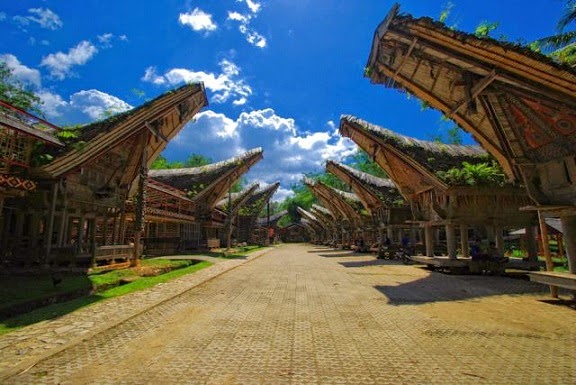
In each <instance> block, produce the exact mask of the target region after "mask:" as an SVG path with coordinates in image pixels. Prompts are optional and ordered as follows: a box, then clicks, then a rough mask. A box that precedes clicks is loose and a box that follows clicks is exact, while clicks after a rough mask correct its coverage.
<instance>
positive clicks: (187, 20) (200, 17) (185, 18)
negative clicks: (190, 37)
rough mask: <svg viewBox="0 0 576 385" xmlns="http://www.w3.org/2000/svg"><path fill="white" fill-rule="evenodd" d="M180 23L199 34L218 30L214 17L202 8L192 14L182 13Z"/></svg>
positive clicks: (195, 9)
mask: <svg viewBox="0 0 576 385" xmlns="http://www.w3.org/2000/svg"><path fill="white" fill-rule="evenodd" d="M178 21H179V22H180V24H182V25H187V26H189V27H190V28H192V29H193V30H194V31H197V32H200V31H205V32H210V31H214V30H216V28H218V26H217V25H216V23H214V22H213V21H212V15H211V14H209V13H206V12H204V11H202V10H201V9H200V8H194V10H193V11H192V12H188V13H181V14H180V16H179V17H178Z"/></svg>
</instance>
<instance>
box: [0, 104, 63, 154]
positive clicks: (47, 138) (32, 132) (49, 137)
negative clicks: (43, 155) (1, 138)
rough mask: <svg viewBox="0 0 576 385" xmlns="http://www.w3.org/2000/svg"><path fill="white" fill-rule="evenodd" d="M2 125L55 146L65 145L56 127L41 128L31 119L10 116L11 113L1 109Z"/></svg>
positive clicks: (0, 121)
mask: <svg viewBox="0 0 576 385" xmlns="http://www.w3.org/2000/svg"><path fill="white" fill-rule="evenodd" d="M31 116H33V115H31ZM27 120H28V119H27ZM39 120H41V119H39ZM42 122H43V121H42ZM0 125H3V126H6V127H9V128H11V129H13V130H16V131H18V132H21V133H23V134H25V135H27V136H31V137H34V138H36V139H38V140H41V141H43V142H45V143H47V144H50V145H53V146H59V147H61V146H63V145H64V144H63V143H62V142H61V141H60V139H58V137H57V136H56V133H57V131H56V130H55V129H52V128H47V129H39V128H37V127H35V126H34V124H33V123H31V122H30V121H29V120H28V121H26V120H23V119H18V118H16V117H15V116H10V115H9V114H6V113H3V112H2V110H0Z"/></svg>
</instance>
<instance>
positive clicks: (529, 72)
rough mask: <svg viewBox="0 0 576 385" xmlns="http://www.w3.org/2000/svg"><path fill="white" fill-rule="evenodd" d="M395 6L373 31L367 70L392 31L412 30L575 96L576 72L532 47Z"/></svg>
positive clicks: (495, 65)
mask: <svg viewBox="0 0 576 385" xmlns="http://www.w3.org/2000/svg"><path fill="white" fill-rule="evenodd" d="M398 11H399V5H398V4H395V5H394V6H393V7H392V9H391V10H390V11H389V13H388V14H387V16H386V17H385V18H384V20H383V21H382V22H381V23H380V24H379V25H378V27H377V28H376V30H375V32H374V38H373V41H372V49H371V52H370V55H369V57H368V63H367V67H368V68H372V67H373V66H374V64H375V63H376V61H377V57H378V48H379V42H380V40H381V39H382V37H383V36H384V35H385V34H386V33H388V31H389V30H390V29H392V28H394V29H398V30H403V31H406V30H408V29H412V30H413V31H414V36H415V37H419V36H421V37H423V38H424V37H427V36H431V35H434V36H435V37H436V39H437V41H438V42H439V43H440V44H442V45H445V46H446V48H450V49H452V50H455V51H457V52H458V51H459V52H464V50H460V49H459V48H458V45H457V44H454V43H455V42H458V43H459V44H461V45H465V46H466V50H465V51H466V52H467V53H471V54H474V55H476V56H477V57H478V59H481V60H483V61H485V62H486V64H488V65H490V66H492V68H502V69H506V71H509V72H511V73H514V74H517V75H521V76H522V77H525V78H527V79H530V80H532V81H534V82H536V83H545V84H548V85H549V86H551V87H552V88H555V89H557V91H560V92H564V93H567V94H571V95H572V96H575V95H576V70H575V69H574V68H573V67H571V66H569V65H567V64H562V63H558V62H556V61H554V60H553V59H552V58H550V57H548V56H546V55H544V54H542V53H540V52H535V51H533V50H531V49H530V48H529V47H526V46H523V45H520V44H515V43H511V42H505V41H501V40H497V39H494V38H491V37H477V36H475V35H474V34H472V33H468V32H464V31H458V30H455V29H453V28H450V27H448V26H447V25H446V24H444V23H442V22H439V21H436V20H434V19H432V18H430V17H420V18H415V17H413V16H412V15H410V14H400V13H399V12H398Z"/></svg>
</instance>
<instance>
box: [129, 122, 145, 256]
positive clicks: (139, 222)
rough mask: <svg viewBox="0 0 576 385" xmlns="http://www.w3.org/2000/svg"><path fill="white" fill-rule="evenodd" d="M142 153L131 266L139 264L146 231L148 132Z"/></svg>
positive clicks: (143, 137)
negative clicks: (141, 244)
mask: <svg viewBox="0 0 576 385" xmlns="http://www.w3.org/2000/svg"><path fill="white" fill-rule="evenodd" d="M141 146H142V153H141V155H140V167H139V172H138V204H137V205H136V212H135V213H134V254H133V255H132V259H131V261H130V266H131V267H136V266H138V264H139V262H140V256H141V255H142V250H140V241H141V239H142V235H143V233H144V222H145V213H146V183H147V182H148V164H147V161H148V155H147V152H148V151H147V146H148V132H146V133H144V135H142V144H141Z"/></svg>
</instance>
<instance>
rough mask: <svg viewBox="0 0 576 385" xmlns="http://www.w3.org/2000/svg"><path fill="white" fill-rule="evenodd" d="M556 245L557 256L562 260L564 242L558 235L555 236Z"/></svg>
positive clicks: (560, 235)
mask: <svg viewBox="0 0 576 385" xmlns="http://www.w3.org/2000/svg"><path fill="white" fill-rule="evenodd" d="M556 244H557V245H558V256H559V257H561V258H564V256H565V255H564V240H563V239H562V234H560V233H558V234H556Z"/></svg>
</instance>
